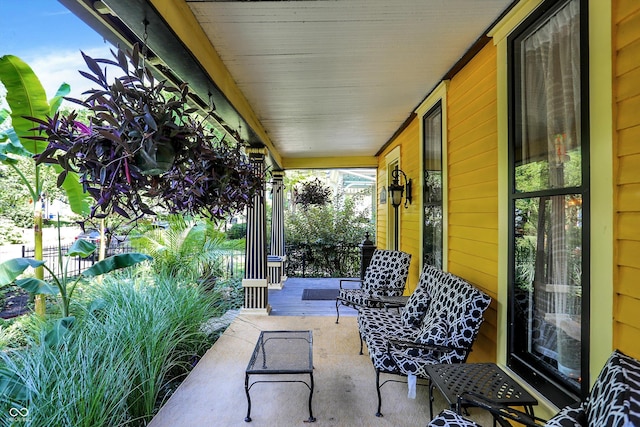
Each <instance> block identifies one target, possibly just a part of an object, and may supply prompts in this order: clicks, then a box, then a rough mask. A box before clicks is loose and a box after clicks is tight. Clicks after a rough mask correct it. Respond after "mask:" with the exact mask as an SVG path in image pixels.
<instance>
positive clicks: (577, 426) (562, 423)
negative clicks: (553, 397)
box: [545, 405, 589, 427]
mask: <svg viewBox="0 0 640 427" xmlns="http://www.w3.org/2000/svg"><path fill="white" fill-rule="evenodd" d="M588 425H589V424H588V423H587V414H586V413H585V412H584V408H583V407H582V405H578V406H575V405H571V406H566V407H564V408H562V410H561V411H560V412H558V414H557V415H555V416H554V417H553V418H551V419H550V420H549V421H547V423H546V424H545V426H547V427H587V426H588Z"/></svg>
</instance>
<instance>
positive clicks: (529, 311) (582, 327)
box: [508, 0, 589, 407]
mask: <svg viewBox="0 0 640 427" xmlns="http://www.w3.org/2000/svg"><path fill="white" fill-rule="evenodd" d="M585 15H586V7H584V5H581V0H569V1H562V2H557V1H554V2H547V3H545V4H543V5H542V7H541V8H540V9H539V11H538V12H537V14H536V15H535V16H533V17H532V18H530V19H529V20H527V21H526V22H525V23H523V25H522V26H521V28H519V29H518V30H516V33H515V34H514V35H512V36H511V38H510V39H509V64H510V75H509V77H510V99H509V111H510V114H509V129H510V134H509V138H510V153H509V156H510V157H509V159H510V160H509V161H510V168H509V172H510V197H511V200H510V204H509V205H510V221H511V222H510V255H509V270H510V283H509V317H510V325H511V328H510V330H509V338H508V339H509V357H508V363H509V365H510V366H511V367H512V368H513V369H514V371H516V372H517V373H519V374H520V375H521V376H522V377H523V378H525V379H526V380H527V381H528V382H530V383H531V384H532V385H533V386H534V387H536V388H537V389H538V390H539V391H540V392H541V393H542V394H544V395H545V396H546V397H548V398H549V399H550V400H551V401H553V402H554V403H555V404H556V405H558V406H560V407H562V406H565V405H566V404H569V403H573V402H574V401H577V400H581V398H583V397H584V396H586V394H587V393H588V387H589V380H588V371H589V369H588V368H589V366H588V360H589V358H588V348H589V347H588V345H589V342H588V341H589V316H588V314H589V280H588V278H589V275H588V265H589V258H588V256H589V255H588V253H589V251H588V241H589V239H588V229H589V227H588V226H587V223H586V222H585V221H586V220H587V219H588V211H589V210H588V206H589V201H588V161H589V159H588V152H589V150H588V126H587V123H588V112H587V108H586V107H587V106H588V102H587V90H586V87H587V86H585V82H587V81H588V79H587V76H586V71H587V68H586V67H585V66H584V65H583V64H584V58H583V55H584V52H586V51H587V50H586V31H585V30H586V28H585V27H586V24H585V23H586V22H587V19H586V16H585Z"/></svg>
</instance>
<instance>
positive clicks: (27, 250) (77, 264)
mask: <svg viewBox="0 0 640 427" xmlns="http://www.w3.org/2000/svg"><path fill="white" fill-rule="evenodd" d="M71 245H72V244H71V243H69V244H66V245H62V246H60V248H58V246H48V247H44V248H42V260H43V261H44V262H45V264H46V266H47V267H48V268H49V269H51V270H52V271H53V272H54V274H55V275H56V276H60V275H61V274H62V273H63V272H64V271H65V270H66V272H67V275H68V276H70V277H73V276H77V275H79V274H80V273H81V272H83V271H84V270H86V269H87V268H89V267H91V266H92V265H93V264H95V263H96V262H98V253H97V251H96V252H94V253H93V254H91V255H90V256H88V257H87V258H81V257H79V256H75V257H67V256H66V253H67V252H68V251H69V248H71ZM132 251H133V249H132V247H131V244H130V243H129V242H128V241H125V242H120V243H118V244H116V245H110V246H109V247H108V248H107V251H106V256H108V257H109V256H112V255H116V254H123V253H129V252H132ZM35 254H36V253H35V248H34V247H27V246H24V245H23V246H22V257H23V258H35ZM60 254H62V266H61V265H60V256H59V255H60ZM61 267H62V268H61ZM44 279H45V280H48V279H51V273H49V272H48V271H47V270H45V271H44Z"/></svg>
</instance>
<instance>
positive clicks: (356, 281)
mask: <svg viewBox="0 0 640 427" xmlns="http://www.w3.org/2000/svg"><path fill="white" fill-rule="evenodd" d="M342 282H354V283H359V284H360V285H362V280H360V279H340V289H347V288H343V287H342Z"/></svg>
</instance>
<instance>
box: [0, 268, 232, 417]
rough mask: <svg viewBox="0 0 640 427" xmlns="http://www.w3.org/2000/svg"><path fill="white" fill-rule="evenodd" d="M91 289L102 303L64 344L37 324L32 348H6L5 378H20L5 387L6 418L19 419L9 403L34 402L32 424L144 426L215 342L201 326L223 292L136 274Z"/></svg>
mask: <svg viewBox="0 0 640 427" xmlns="http://www.w3.org/2000/svg"><path fill="white" fill-rule="evenodd" d="M140 270H142V269H139V271H140ZM139 271H138V273H139ZM87 294H90V296H91V298H92V299H93V300H94V302H96V301H99V302H100V304H95V303H94V304H93V306H92V307H94V308H95V307H100V308H98V309H96V310H89V309H88V308H87V309H86V311H85V313H84V314H83V315H81V316H79V318H78V319H77V320H76V322H75V323H74V325H73V328H72V329H71V331H70V332H69V333H68V334H67V335H66V338H65V339H64V340H63V341H62V342H61V343H60V344H59V345H58V346H57V347H55V348H50V347H49V346H47V345H46V344H45V340H44V336H45V334H46V332H47V329H46V328H38V327H34V328H31V335H30V336H28V337H27V344H28V345H27V347H26V348H20V349H8V350H6V351H3V352H0V379H1V380H2V381H0V383H4V384H5V385H6V384H7V379H13V380H15V381H16V383H17V384H18V385H19V387H16V388H15V389H13V390H10V391H12V392H11V393H8V392H7V389H6V387H5V389H4V390H3V393H0V417H2V418H0V425H11V424H12V423H14V422H15V421H16V420H15V419H12V418H11V417H10V415H9V409H10V408H11V407H14V408H23V407H25V408H27V409H28V411H29V415H28V417H27V418H25V420H24V425H31V426H41V425H47V426H69V425H73V426H116V425H119V426H120V425H145V424H146V423H147V422H148V421H149V420H150V419H151V418H152V417H153V415H154V414H155V412H156V411H157V409H158V408H159V406H160V405H161V404H162V403H163V402H164V400H166V398H167V397H168V393H167V390H170V389H172V388H173V387H171V385H172V384H173V383H174V382H175V381H178V380H181V379H182V378H183V377H184V376H185V375H186V373H187V372H189V370H190V369H191V368H192V367H193V365H194V363H195V362H196V361H197V360H198V358H199V357H200V356H201V355H202V354H204V351H205V350H206V349H207V348H208V347H209V346H210V345H211V344H212V342H211V340H210V338H209V337H207V336H206V334H205V332H204V331H203V330H202V329H201V326H202V325H203V323H204V322H205V321H206V320H208V319H209V318H210V317H212V316H218V315H221V314H222V308H220V307H223V304H222V303H221V299H222V297H221V294H220V293H219V292H212V293H205V292H204V291H203V290H202V288H201V287H200V286H198V285H196V284H193V283H188V282H183V281H179V280H176V279H174V278H171V277H169V276H165V277H152V276H150V275H148V274H147V275H140V274H138V275H135V274H133V272H130V271H127V272H124V271H123V272H121V273H120V274H118V275H112V276H106V277H105V278H104V280H103V282H102V284H99V283H97V282H96V283H94V287H93V288H91V289H90V290H88V291H87Z"/></svg>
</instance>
